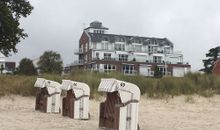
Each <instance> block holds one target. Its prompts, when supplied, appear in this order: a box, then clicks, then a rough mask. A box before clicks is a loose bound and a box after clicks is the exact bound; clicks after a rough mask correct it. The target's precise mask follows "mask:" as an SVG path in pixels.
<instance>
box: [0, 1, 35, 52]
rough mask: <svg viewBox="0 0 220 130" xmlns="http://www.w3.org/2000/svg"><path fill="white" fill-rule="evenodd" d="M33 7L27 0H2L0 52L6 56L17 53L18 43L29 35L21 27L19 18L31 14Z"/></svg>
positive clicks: (0, 2)
mask: <svg viewBox="0 0 220 130" xmlns="http://www.w3.org/2000/svg"><path fill="white" fill-rule="evenodd" d="M32 9H33V7H32V6H31V5H30V3H29V2H28V1H27V0H1V1H0V52H1V53H3V54H4V55H5V56H8V55H9V53H10V52H14V53H16V52H17V49H16V45H17V44H18V43H19V42H20V40H21V38H22V39H25V37H27V36H28V35H27V34H26V33H24V29H22V28H21V27H20V23H19V19H20V18H21V17H27V16H28V15H30V13H31V11H32Z"/></svg>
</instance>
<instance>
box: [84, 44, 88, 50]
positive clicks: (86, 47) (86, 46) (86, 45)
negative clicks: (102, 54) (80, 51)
mask: <svg viewBox="0 0 220 130" xmlns="http://www.w3.org/2000/svg"><path fill="white" fill-rule="evenodd" d="M87 51H88V44H87V43H86V44H85V52H87Z"/></svg>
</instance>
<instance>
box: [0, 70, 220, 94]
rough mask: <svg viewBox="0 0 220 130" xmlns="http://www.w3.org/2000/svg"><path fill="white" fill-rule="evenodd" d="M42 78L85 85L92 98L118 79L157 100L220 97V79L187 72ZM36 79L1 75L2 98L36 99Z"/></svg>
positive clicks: (75, 73) (87, 73) (81, 73)
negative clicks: (109, 80) (101, 87)
mask: <svg viewBox="0 0 220 130" xmlns="http://www.w3.org/2000/svg"><path fill="white" fill-rule="evenodd" d="M39 77H43V78H46V79H50V80H54V81H57V82H59V83H61V82H62V79H69V80H73V81H80V82H85V83H87V84H88V85H89V86H90V89H91V97H92V98H95V97H96V96H98V95H100V94H101V93H98V92H97V88H98V85H99V83H100V81H101V78H116V79H118V80H124V81H127V82H131V83H134V84H136V85H137V86H138V87H139V88H140V90H141V94H144V95H147V96H148V97H155V98H163V97H165V96H172V97H173V96H178V95H182V94H184V95H192V94H199V95H201V96H205V97H210V96H212V95H213V94H220V76H216V75H206V74H199V73H188V74H187V75H185V77H183V78H175V77H164V78H160V79H155V78H147V77H143V76H126V75H123V74H121V73H118V72H112V73H109V74H106V73H98V72H90V71H82V70H77V71H73V72H72V73H71V74H69V75H65V76H59V75H49V74H44V75H41V76H39ZM36 78H37V76H22V75H0V96H3V95H7V94H20V95H23V96H34V95H35V92H36V88H34V83H35V81H36Z"/></svg>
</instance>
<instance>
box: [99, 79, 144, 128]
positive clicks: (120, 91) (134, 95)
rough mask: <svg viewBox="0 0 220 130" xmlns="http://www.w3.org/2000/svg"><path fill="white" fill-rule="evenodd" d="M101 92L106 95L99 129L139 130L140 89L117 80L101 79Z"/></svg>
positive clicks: (101, 108) (101, 109)
mask: <svg viewBox="0 0 220 130" xmlns="http://www.w3.org/2000/svg"><path fill="white" fill-rule="evenodd" d="M98 91H99V92H105V93H106V100H105V101H104V102H102V103H101V104H100V114H99V127H100V128H106V129H113V130H138V129H139V126H138V106H139V100H140V90H139V88H138V87H137V86H136V85H134V84H131V83H128V82H125V81H120V80H116V79H111V78H110V79H109V78H107V79H101V83H100V84H99V87H98Z"/></svg>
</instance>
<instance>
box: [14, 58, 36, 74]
mask: <svg viewBox="0 0 220 130" xmlns="http://www.w3.org/2000/svg"><path fill="white" fill-rule="evenodd" d="M17 73H18V74H24V75H37V69H36V68H35V67H34V64H33V62H32V60H30V59H28V58H23V59H22V60H21V61H20V63H19V66H18V72H17Z"/></svg>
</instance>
